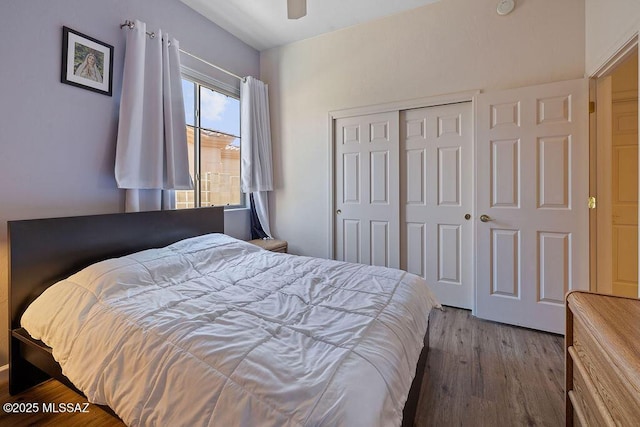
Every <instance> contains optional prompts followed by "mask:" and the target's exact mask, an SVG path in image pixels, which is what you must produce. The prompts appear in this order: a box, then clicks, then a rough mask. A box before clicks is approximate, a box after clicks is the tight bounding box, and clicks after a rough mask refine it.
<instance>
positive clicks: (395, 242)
mask: <svg viewBox="0 0 640 427" xmlns="http://www.w3.org/2000/svg"><path fill="white" fill-rule="evenodd" d="M398 116H399V113H398V112H397V111H395V112H387V113H380V114H371V115H366V116H358V117H348V118H340V119H336V121H335V126H334V129H335V135H334V141H335V171H336V188H335V207H336V212H335V222H334V224H335V245H336V247H335V250H336V252H335V253H336V259H338V260H341V261H348V262H356V263H363V264H370V265H378V266H386V267H395V268H399V267H400V256H399V250H398V249H399V247H400V243H399V240H400V223H399V221H400V219H399V211H400V208H399V198H398V193H399V169H398V164H399V160H398V152H399V150H398Z"/></svg>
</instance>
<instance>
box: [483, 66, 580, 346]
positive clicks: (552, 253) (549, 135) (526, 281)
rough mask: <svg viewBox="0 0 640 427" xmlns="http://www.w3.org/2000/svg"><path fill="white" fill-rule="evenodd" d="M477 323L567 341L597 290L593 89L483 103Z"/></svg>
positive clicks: (572, 84)
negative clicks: (570, 308) (583, 301)
mask: <svg viewBox="0 0 640 427" xmlns="http://www.w3.org/2000/svg"><path fill="white" fill-rule="evenodd" d="M476 130H477V133H476V162H477V163H476V212H477V215H486V217H484V220H485V221H481V220H480V219H478V220H477V222H476V262H477V270H476V315H477V316H478V317H481V318H484V319H489V320H494V321H498V322H504V323H509V324H514V325H520V326H526V327H529V328H534V329H540V330H544V331H550V332H555V333H564V326H565V325H564V320H565V312H564V296H565V294H566V292H567V291H569V290H572V289H584V290H588V289H589V235H588V233H589V224H588V218H589V212H588V206H587V199H588V186H589V170H588V168H589V157H588V156H589V141H588V83H587V81H586V80H582V79H581V80H571V81H565V82H558V83H551V84H546V85H539V86H530V87H525V88H519V89H514V90H507V91H499V92H491V93H487V94H481V95H478V97H477V122H476Z"/></svg>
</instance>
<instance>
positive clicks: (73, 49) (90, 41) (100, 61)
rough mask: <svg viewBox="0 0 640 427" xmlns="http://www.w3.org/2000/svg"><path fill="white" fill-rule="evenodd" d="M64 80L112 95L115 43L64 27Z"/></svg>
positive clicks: (63, 81)
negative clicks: (110, 43)
mask: <svg viewBox="0 0 640 427" xmlns="http://www.w3.org/2000/svg"><path fill="white" fill-rule="evenodd" d="M61 82H62V83H66V84H68V85H71V86H76V87H81V88H83V89H87V90H91V91H94V92H98V93H102V94H104V95H108V96H112V90H113V46H111V45H109V44H107V43H104V42H101V41H100V40H97V39H94V38H93V37H89V36H87V35H85V34H82V33H79V32H77V31H74V30H72V29H71V28H68V27H62V76H61Z"/></svg>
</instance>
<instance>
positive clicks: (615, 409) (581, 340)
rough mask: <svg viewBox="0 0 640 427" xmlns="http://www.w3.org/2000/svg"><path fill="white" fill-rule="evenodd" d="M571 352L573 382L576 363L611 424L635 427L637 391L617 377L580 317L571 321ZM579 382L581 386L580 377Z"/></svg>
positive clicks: (608, 360)
mask: <svg viewBox="0 0 640 427" xmlns="http://www.w3.org/2000/svg"><path fill="white" fill-rule="evenodd" d="M570 348H571V347H570ZM571 353H572V356H571V358H572V359H573V360H574V370H573V372H574V382H575V381H576V372H579V371H580V370H579V369H576V364H577V363H576V360H577V362H578V363H579V364H581V365H582V371H583V372H582V374H583V375H584V376H585V377H588V378H589V379H590V381H591V382H592V383H593V387H594V388H595V390H597V394H598V396H599V399H600V400H601V401H602V403H603V404H604V406H605V407H606V408H607V410H608V412H609V414H610V416H611V418H612V419H613V422H614V423H615V424H616V425H622V426H627V425H628V426H633V425H638V417H637V414H638V391H634V390H633V389H632V388H631V386H630V384H629V383H628V382H627V381H626V380H625V378H624V377H621V376H620V374H619V373H618V372H617V370H616V367H615V366H614V364H613V363H612V362H611V359H610V358H609V357H608V355H607V353H606V352H605V350H604V349H603V348H602V346H601V345H600V343H599V342H597V341H596V340H595V339H594V337H593V334H592V333H591V330H590V329H589V328H588V327H586V325H585V323H584V322H583V320H582V319H581V318H580V316H574V318H573V351H572V352H571ZM579 381H582V384H583V385H584V378H582V379H579ZM574 388H575V383H574ZM585 416H586V414H585ZM595 425H598V424H595ZM604 425H606V424H604Z"/></svg>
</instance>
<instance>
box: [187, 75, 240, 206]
mask: <svg viewBox="0 0 640 427" xmlns="http://www.w3.org/2000/svg"><path fill="white" fill-rule="evenodd" d="M180 77H181V79H184V80H189V81H191V82H193V83H195V85H194V92H195V93H194V119H195V122H194V135H193V141H194V144H193V146H194V162H195V165H194V172H195V176H194V177H193V185H194V189H193V192H194V207H196V208H198V207H201V206H202V204H201V202H202V200H201V199H202V180H201V146H200V130H201V129H202V127H201V126H200V124H201V123H200V109H199V108H200V90H199V87H201V86H202V87H205V88H207V89H209V90H212V91H214V92H218V93H221V94H222V95H225V96H228V97H230V98H234V99H237V100H238V101H240V87H239V86H238V87H234V86H232V85H229V84H227V83H224V82H221V81H220V80H217V79H215V78H213V77H211V76H208V75H206V74H203V73H201V72H199V71H196V70H193V69H191V68H188V67H185V66H184V65H181V66H180ZM241 115H242V110H240V117H239V118H238V119H239V120H240V123H242V117H241ZM240 134H242V129H241V126H240ZM240 138H241V136H240ZM241 152H242V151H241ZM241 156H242V154H241ZM239 166H240V176H242V161H240V165H239ZM223 206H224V209H225V210H234V209H247V208H248V207H249V204H248V201H247V195H246V194H245V193H243V192H242V190H240V203H239V204H235V205H223Z"/></svg>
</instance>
